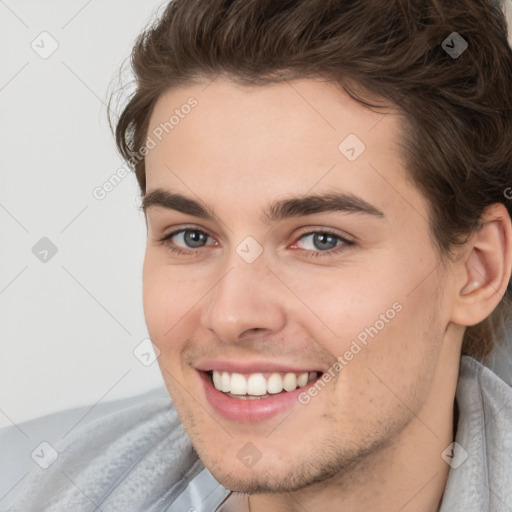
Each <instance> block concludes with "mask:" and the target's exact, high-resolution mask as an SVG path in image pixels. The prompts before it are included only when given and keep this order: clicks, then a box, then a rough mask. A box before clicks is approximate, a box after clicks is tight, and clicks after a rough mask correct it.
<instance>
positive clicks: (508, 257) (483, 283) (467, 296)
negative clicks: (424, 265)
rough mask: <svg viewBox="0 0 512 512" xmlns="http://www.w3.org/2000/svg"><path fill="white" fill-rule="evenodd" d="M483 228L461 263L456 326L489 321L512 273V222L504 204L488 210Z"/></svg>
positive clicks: (471, 240) (454, 315) (454, 317)
mask: <svg viewBox="0 0 512 512" xmlns="http://www.w3.org/2000/svg"><path fill="white" fill-rule="evenodd" d="M481 222H482V226H481V228H480V229H479V230H478V231H475V232H474V233H472V235H471V236H470V237H469V239H468V241H467V242H466V244H465V250H464V257H463V258H461V259H460V260H459V261H458V262H457V264H456V265H457V266H458V267H459V271H458V272H457V279H456V283H455V284H456V290H455V291H456V294H457V296H456V298H455V301H454V304H453V311H452V316H451V320H452V322H454V323H456V324H459V325H465V326H471V325H475V324H477V323H479V322H481V321H482V320H485V319H486V318H487V317H488V316H489V315H490V314H491V313H492V312H493V311H494V309H495V308H496V306H497V305H498V304H499V302H500V301H501V299H502V298H503V295H504V294H505V291H506V289H507V286H508V283H509V280H510V274H511V272H512V221H511V219H510V216H509V214H508V211H507V209H506V208H505V206H504V205H503V204H501V203H496V204H493V205H490V206H488V207H487V208H486V209H485V211H484V213H483V215H482V218H481Z"/></svg>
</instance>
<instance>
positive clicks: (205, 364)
mask: <svg viewBox="0 0 512 512" xmlns="http://www.w3.org/2000/svg"><path fill="white" fill-rule="evenodd" d="M195 368H196V370H200V371H203V372H208V371H212V370H217V371H224V372H229V373H242V374H249V373H272V372H289V373H305V372H315V371H318V372H321V373H323V371H322V370H319V369H318V368H314V367H311V366H309V365H308V366H305V365H304V366H301V367H297V366H291V365H287V364H284V363H276V362H270V361H230V360H229V359H209V360H206V361H202V362H201V363H200V364H198V365H196V367H195Z"/></svg>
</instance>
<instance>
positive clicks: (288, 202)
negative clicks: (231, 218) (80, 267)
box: [141, 188, 384, 222]
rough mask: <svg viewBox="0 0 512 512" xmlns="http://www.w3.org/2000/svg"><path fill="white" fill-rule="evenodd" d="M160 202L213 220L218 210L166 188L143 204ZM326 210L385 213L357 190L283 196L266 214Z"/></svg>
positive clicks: (281, 216) (276, 218)
mask: <svg viewBox="0 0 512 512" xmlns="http://www.w3.org/2000/svg"><path fill="white" fill-rule="evenodd" d="M158 206H159V207H161V208H165V209H168V210H175V211H178V212H181V213H184V214H187V215H192V216H194V217H199V218H201V219H205V220H211V221H213V220H214V219H215V213H214V211H213V210H211V209H209V208H208V207H206V206H204V205H203V204H201V203H200V202H199V201H196V200H195V199H192V198H190V197H186V196H184V195H182V194H179V193H176V192H170V191H168V190H164V189H162V188H156V189H154V190H152V191H150V192H148V193H147V194H146V195H145V196H144V198H143V200H142V205H141V208H142V210H143V211H144V213H146V212H147V210H148V209H149V208H153V207H158ZM325 212H342V213H357V214H366V215H372V216H374V217H380V218H384V213H383V212H382V211H381V210H379V209H378V208H377V207H376V206H374V205H372V204H370V203H368V202H367V201H365V200H364V199H362V198H361V197H358V196H356V195H354V194H349V193H343V192H331V193H325V194H317V195H309V196H294V197H289V198H285V199H280V200H278V201H276V202H274V203H272V204H271V205H270V208H269V209H268V211H264V215H266V217H267V218H268V221H269V222H274V221H279V220H283V219H287V218H292V217H302V216H306V215H314V214H315V213H325Z"/></svg>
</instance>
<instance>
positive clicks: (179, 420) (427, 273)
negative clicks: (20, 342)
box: [12, 0, 512, 512]
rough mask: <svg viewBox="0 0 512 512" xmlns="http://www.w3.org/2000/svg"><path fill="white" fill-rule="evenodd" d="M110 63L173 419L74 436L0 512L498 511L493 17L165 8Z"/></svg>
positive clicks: (501, 24) (490, 9)
mask: <svg viewBox="0 0 512 512" xmlns="http://www.w3.org/2000/svg"><path fill="white" fill-rule="evenodd" d="M132 63H133V67H134V71H135V78H136V81H137V89H136V91H135V93H134V95H133V96H132V97H131V98H130V101H129V102H128V104H127V105H126V106H125V108H124V110H123V112H122V114H121V116H120V118H119V120H118V121H117V126H116V140H117V144H118V147H119V149H120V151H121V153H122V154H123V156H124V157H125V158H126V159H127V160H128V161H129V162H130V163H131V164H132V165H133V167H134V170H135V174H136V177H137V180H138V183H139V185H140V188H141V197H142V208H143V211H144V212H145V215H146V220H147V228H148V240H147V248H146V257H145V261H144V269H143V282H144V311H145V317H146V322H147V326H148V330H149V334H150V336H151V339H152V341H153V343H154V345H155V346H156V347H157V348H158V351H159V354H160V355H159V358H158V362H159V365H160V369H161V372H162V376H163V378H164V381H165V384H166V388H167V391H168V392H169V395H170V397H171V398H172V405H171V404H170V403H169V401H168V400H165V399H163V400H162V399H159V400H156V399H155V400H154V401H152V402H148V403H145V404H139V405H137V406H136V407H132V408H126V409H124V410H122V411H118V412H116V413H113V414H111V415H108V416H105V418H104V419H100V420H97V421H96V422H94V423H91V424H89V425H88V426H86V427H84V428H83V429H82V430H80V431H77V432H76V433H74V434H73V435H72V436H71V437H70V438H69V439H67V440H66V441H65V442H63V443H62V445H61V446H59V447H58V449H57V451H58V452H59V459H58V460H57V461H56V462H55V464H54V465H53V466H52V467H50V468H48V469H47V470H46V472H45V471H41V472H40V474H36V475H34V476H33V477H32V481H31V482H30V484H29V485H28V487H27V492H26V493H25V495H24V496H23V497H22V499H21V501H20V502H19V504H18V505H15V506H14V507H13V508H12V510H95V509H96V507H97V509H99V510H104V511H106V510H123V511H124V510H151V511H153V510H155V511H156V510H166V511H187V510H188V511H193V510H201V511H203V510H204V511H217V512H220V511H222V512H231V511H250V512H262V511H302V510H305V511H308V512H315V511H319V510H326V509H329V510H343V511H352V512H355V511H358V512H360V511H368V512H369V511H372V512H379V511H389V510H397V511H398V510H400V511H404V512H405V511H415V512H435V511H442V512H453V511H468V510H474V511H505V510H510V509H512V476H511V475H512V471H511V469H512V460H511V458H510V453H511V451H510V450H511V449H512V438H511V437H510V431H511V430H510V429H511V427H512V415H511V412H510V403H512V402H511V400H512V391H511V390H510V387H509V386H508V385H507V384H506V383H505V382H503V381H502V380H500V379H499V378H498V377H497V376H496V375H495V374H493V373H492V372H491V371H490V370H489V369H487V368H485V367H484V366H483V364H482V362H485V361H487V360H488V359H489V357H490V356H491V355H492V354H493V351H494V350H495V347H496V345H497V344H498V343H500V337H501V338H503V336H504V333H505V332H506V331H505V330H504V326H505V325H506V324H505V322H508V321H509V316H510V294H511V293H512V292H511V288H510V284H509V283H510V275H511V270H512V223H511V219H510V215H511V201H510V197H512V194H509V193H507V190H510V188H509V187H510V184H511V181H512V179H511V178H512V92H511V89H510V83H511V82H512V51H511V48H510V46H509V44H508V43H507V36H506V25H505V18H504V16H503V13H502V12H501V10H500V7H499V5H498V4H495V3H493V2H491V1H489V0H456V1H453V0H450V1H448V0H438V1H434V0H429V1H425V0H422V1H421V2H420V1H410V2H405V1H401V0H392V1H387V2H378V1H376V0H372V1H369V2H354V1H348V0H337V1H325V0H322V1H320V0H316V1H314V0H302V1H290V2H271V1H263V0H251V1H248V0H233V1H220V0H213V1H212V0H208V1H207V0H176V1H172V2H171V3H169V5H168V7H167V9H166V10H165V12H164V13H163V14H162V16H161V17H160V19H159V20H158V22H157V23H155V25H154V26H152V27H151V28H149V29H148V30H147V31H145V32H144V33H143V34H141V36H140V37H139V39H138V41H137V42H136V44H135V47H134V50H133V53H132ZM500 329H501V330H500ZM176 412H177V415H176Z"/></svg>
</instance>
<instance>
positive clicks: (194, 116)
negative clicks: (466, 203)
mask: <svg viewBox="0 0 512 512" xmlns="http://www.w3.org/2000/svg"><path fill="white" fill-rule="evenodd" d="M206 85H207V83H206V82H205V83H203V84H201V85H193V86H189V87H184V88H180V89H176V90H172V91H169V92H167V93H166V94H165V95H164V96H162V97H161V98H160V99H159V101H158V103H157V105H156V107H155V110H154V112H153V114H152V117H151V121H150V126H149V130H148V135H149V136H151V137H152V138H153V139H154V141H155V142H156V143H157V145H156V147H154V148H153V149H151V150H150V151H149V154H148V155H147V157H146V169H147V171H146V172H147V175H146V176H147V191H146V192H147V195H148V196H149V194H150V193H151V192H152V191H154V190H155V189H157V188H158V189H163V190H164V191H167V192H169V193H174V194H181V195H182V196H186V197H187V198H189V199H190V200H191V201H195V202H198V203H199V204H200V205H201V206H202V207H203V208H204V209H205V210H207V211H209V212H211V213H212V216H211V217H210V218H206V217H204V216H202V215H199V212H198V210H197V209H196V210H195V211H194V210H190V209H189V210H188V211H189V213H184V212H182V211H178V210H174V209H170V208H166V207H163V206H158V205H155V202H153V206H149V204H150V203H149V202H148V206H149V207H148V208H147V211H146V214H147V222H148V240H147V250H146V257H145V261H144V274H143V280H144V309H145V316H146V322H147V326H148V330H149V334H150V336H151V339H152V340H153V342H154V344H155V345H156V346H157V347H158V348H159V349H160V351H161V355H160V357H159V359H158V361H159V364H160V368H161V371H162V374H163V377H164V380H165V382H166V385H167V388H168V390H169V393H170V395H171V397H172V399H173V401H174V403H175V405H176V408H177V410H178V412H179V415H180V417H181V419H182V421H183V424H184V426H185V428H186V429H187V431H188V434H189V436H190V438H191V440H192V442H193V444H194V446H195V448H196V450H197V451H198V454H199V455H200V457H201V458H202V460H203V462H204V463H205V465H206V466H207V467H208V468H209V469H210V471H211V472H212V474H213V475H214V476H215V477H216V478H217V479H218V480H219V481H220V482H221V483H223V484H224V485H225V486H226V487H228V488H231V489H234V490H239V491H245V492H248V491H255V490H260V491H261V490H268V491H271V490H292V489H296V488H300V487H302V486H304V485H307V484H309V483H312V482H318V481H321V480H322V479H325V478H327V477H330V476H333V475H334V474H335V473H336V472H337V471H340V470H343V468H347V467H348V466H349V465H351V464H354V463H358V462H362V461H364V460H367V461H368V460H371V458H372V457H377V456H378V454H379V453H380V451H381V450H383V449H384V448H385V447H389V446H392V445H393V443H394V442H397V439H398V438H399V436H400V435H401V434H402V432H403V431H404V429H406V427H407V426H408V425H410V424H411V423H412V422H417V418H418V417H419V416H421V414H422V411H424V409H423V408H424V406H425V404H427V403H431V402H432V389H433V386H432V383H433V380H434V377H435V366H436V362H437V359H438V357H439V354H440V351H441V349H442V344H443V335H444V331H445V329H446V326H447V324H448V323H449V318H447V313H443V311H445V310H446V308H444V309H443V291H442V287H441V283H442V279H441V278H442V276H441V273H440V269H441V267H440V266H439V264H438V258H437V255H436V252H435V250H434V247H433V244H432V240H431V238H430V236H429V228H428V223H427V218H428V213H427V203H426V201H425V200H424V198H423V197H422V195H421V194H420V193H419V192H418V191H417V190H416V189H415V188H414V187H413V186H412V185H411V184H410V182H408V181H407V180H406V178H405V176H406V169H405V164H404V161H403V159H402V158H401V157H400V152H399V148H398V144H399V142H400V140H401V137H402V132H401V130H402V128H403V127H404V122H403V118H401V117H400V116H398V115H392V114H391V113H390V114H387V115H383V114H379V113H375V112H371V111H369V110H368V109H365V108H364V107H362V106H361V105H360V104H358V103H356V102H355V101H353V100H352V99H350V98H349V97H348V96H347V95H345V94H344V93H342V92H340V91H339V90H337V89H335V88H334V87H333V86H332V85H329V84H326V83H323V82H321V81H314V80H304V81H299V82H293V83H280V84H276V85H267V86H263V87H254V88H248V87H243V86H239V85H235V84H234V83H233V82H230V81H227V80H221V79H217V80H215V81H214V82H213V83H210V84H209V85H208V87H206ZM190 97H194V98H195V100H194V101H192V102H190V101H189V102H188V104H189V105H190V104H192V103H194V106H193V107H191V108H188V107H183V106H184V105H187V100H188V99H189V98H190ZM196 102H197V103H196ZM176 109H177V110H178V112H177V113H176V112H175V111H176ZM173 115H174V116H175V117H174V119H173V121H172V125H173V127H172V129H169V124H168V125H167V131H168V134H166V133H165V130H164V131H163V136H162V128H161V126H162V125H161V123H166V122H169V119H170V117H171V116H173ZM178 118H179V121H177V119H178ZM159 126H160V129H158V128H159ZM155 130H156V131H155ZM155 133H156V134H158V137H155V135H154V134H155ZM159 138H161V139H162V140H161V141H159V140H158V139H159ZM362 143H363V144H364V146H365V148H364V146H363V145H362ZM326 194H331V195H340V194H343V195H345V196H346V197H345V199H347V197H348V198H349V199H352V202H351V203H350V202H347V201H345V203H344V206H342V207H341V209H339V210H338V209H336V208H331V210H328V209H327V210H326V209H325V208H322V207H318V205H324V206H325V204H324V203H322V202H321V201H316V203H315V202H313V203H311V204H309V209H306V210H304V209H301V208H300V205H301V203H300V200H303V199H306V198H309V197H310V196H323V195H326ZM292 198H293V199H297V200H299V201H295V202H294V203H292V204H289V205H288V206H289V208H284V209H281V213H282V214H283V215H278V213H279V211H278V209H277V208H272V206H273V205H274V204H276V203H277V202H281V201H287V200H289V199H292ZM340 203H341V202H340ZM340 203H337V204H338V206H339V204H340ZM173 204H175V205H178V202H174V203H173ZM180 204H183V203H180ZM330 204H331V206H332V205H333V204H334V202H331V203H330ZM168 206H169V205H168ZM176 208H179V206H176ZM292 214H293V215H292ZM173 232H177V233H176V234H175V235H174V236H173V237H171V238H170V239H168V240H167V241H166V242H161V241H160V240H162V239H163V238H164V237H166V236H167V235H170V234H171V233H173ZM172 248H174V249H177V250H181V251H183V252H182V253H180V252H175V251H174V252H173V251H172V250H171V249H172ZM336 362H337V363H336ZM213 370H216V371H217V372H218V374H217V375H216V381H218V382H217V386H218V387H221V388H222V386H224V385H225V386H229V387H226V388H223V389H225V390H226V389H230V390H231V392H230V393H226V392H223V391H219V390H217V389H215V386H214V384H213V383H212V371H213ZM314 372H317V373H314ZM322 373H323V374H324V377H323V378H320V380H319V381H314V379H316V378H318V377H319V376H320V374H322ZM223 374H224V375H223ZM233 374H241V375H242V376H240V375H235V376H233ZM254 374H260V375H256V376H254ZM286 374H292V375H291V376H290V375H288V376H286ZM305 374H306V376H305ZM327 375H329V377H327ZM310 379H313V381H311V382H309V383H308V384H306V385H304V383H305V381H306V380H310ZM247 382H249V393H251V394H252V395H254V396H260V395H258V394H259V393H265V394H264V395H263V396H261V397H260V398H254V396H251V397H248V396H246V395H243V396H242V395H241V393H244V392H245V391H244V386H245V385H246V383H247ZM283 385H284V386H285V388H287V389H289V390H288V391H287V390H286V389H285V390H283V391H282V392H280V393H279V392H278V391H279V389H280V388H282V386H283ZM297 386H299V388H298V389H295V387H297ZM293 389H295V391H294V390H293ZM315 390H316V391H315ZM247 398H254V399H249V400H248V399H247Z"/></svg>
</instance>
